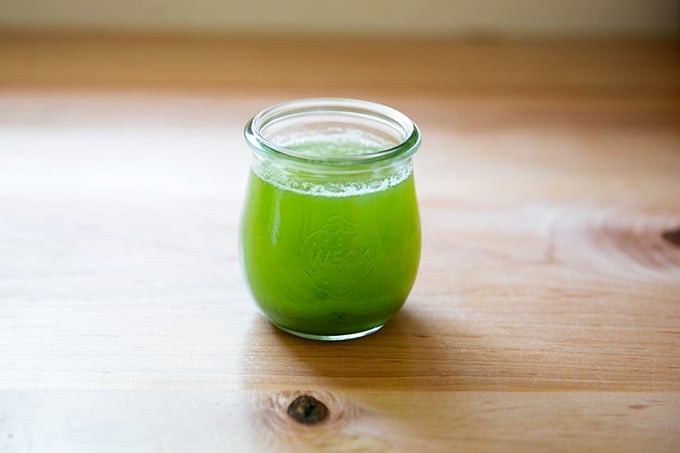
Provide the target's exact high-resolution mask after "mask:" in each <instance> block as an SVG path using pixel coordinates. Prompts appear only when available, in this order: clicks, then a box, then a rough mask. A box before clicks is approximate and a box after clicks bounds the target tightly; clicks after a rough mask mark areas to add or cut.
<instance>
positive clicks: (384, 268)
mask: <svg viewBox="0 0 680 453" xmlns="http://www.w3.org/2000/svg"><path fill="white" fill-rule="evenodd" d="M245 138H246V141H247V143H248V145H249V146H250V148H251V149H252V150H253V160H252V164H251V172H250V177H249V181H248V187H247V193H246V201H245V205H244V209H243V213H242V218H241V228H240V251H241V267H242V269H243V273H244V276H245V279H246V282H247V284H248V287H249V289H250V292H251V294H252V296H253V298H254V299H255V301H256V302H257V304H258V306H259V308H260V310H261V311H262V312H263V313H264V315H265V316H266V317H267V318H268V319H269V320H270V321H271V322H272V323H273V324H274V325H276V326H277V327H279V328H280V329H282V330H284V331H286V332H288V333H291V334H293V335H297V336H300V337H304V338H309V339H316V340H347V339H352V338H358V337H362V336H365V335H368V334H371V333H373V332H376V331H377V330H378V329H380V328H381V327H382V326H383V325H384V324H385V322H387V320H388V319H390V317H392V316H393V315H394V314H395V313H396V312H397V311H398V310H399V309H400V308H401V306H402V305H403V304H404V302H405V301H406V298H407V297H408V294H409V292H410V291H411V288H412V287H413V283H414V281H415V277H416V273H417V270H418V263H419V261H420V242H421V237H420V218H419V214H418V205H417V200H416V193H415V185H414V180H413V167H412V162H411V158H412V156H413V154H414V153H415V152H416V151H417V149H418V147H419V146H420V131H419V130H418V127H417V126H416V125H415V124H414V123H413V121H411V120H410V119H409V118H408V117H406V116H405V115H404V114H402V113H400V112H398V111H397V110H394V109H392V108H389V107H386V106H384V105H381V104H376V103H372V102H368V101H362V100H355V99H302V100H295V101H291V102H286V103H283V104H278V105H275V106H273V107H270V108H268V109H265V110H263V111H262V112H260V113H259V114H258V115H256V116H255V117H254V118H253V119H252V120H250V121H249V122H248V123H247V125H246V127H245Z"/></svg>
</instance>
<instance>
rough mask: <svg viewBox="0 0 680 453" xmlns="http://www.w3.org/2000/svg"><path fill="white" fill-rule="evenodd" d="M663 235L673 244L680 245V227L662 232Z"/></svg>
mask: <svg viewBox="0 0 680 453" xmlns="http://www.w3.org/2000/svg"><path fill="white" fill-rule="evenodd" d="M661 237H662V238H664V239H665V240H666V241H668V242H670V243H671V244H673V245H677V246H678V247H680V228H677V229H675V230H668V231H664V232H663V233H661Z"/></svg>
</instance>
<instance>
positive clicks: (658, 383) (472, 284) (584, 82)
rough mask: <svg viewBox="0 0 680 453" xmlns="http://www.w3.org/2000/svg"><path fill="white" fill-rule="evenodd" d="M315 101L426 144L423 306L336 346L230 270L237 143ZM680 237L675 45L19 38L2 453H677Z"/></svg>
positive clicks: (4, 123) (12, 109) (5, 115)
mask: <svg viewBox="0 0 680 453" xmlns="http://www.w3.org/2000/svg"><path fill="white" fill-rule="evenodd" d="M319 95H323V96H352V97H361V98H369V99H372V100H376V101H379V102H384V103H387V104H389V105H392V106H394V107H396V108H398V109H400V110H402V111H404V112H406V113H407V114H408V115H410V116H411V117H412V118H414V119H415V120H416V121H417V122H418V123H419V125H420V126H421V128H422V130H423V134H424V137H425V139H424V144H423V146H422V148H421V150H420V152H419V153H418V155H417V156H416V160H415V165H416V177H417V184H418V191H419V199H420V205H421V209H422V225H423V232H424V242H423V254H422V263H421V268H420V272H419V275H418V280H417V283H416V286H415V288H414V290H413V292H412V294H411V296H410V299H409V301H408V302H407V304H406V305H405V307H404V309H403V310H402V311H401V312H400V313H399V314H398V315H397V316H396V317H395V318H394V319H393V320H392V321H391V322H390V323H388V325H387V326H386V327H385V328H384V329H383V330H382V331H381V332H379V333H378V334H376V335H373V336H371V337H367V338H365V339H362V340H357V341H351V342H342V343H335V344H321V343H316V342H310V341H303V340H300V339H297V338H294V337H291V336H288V335H286V334H283V333H281V332H279V331H277V330H275V329H274V328H273V327H271V326H270V325H269V324H268V323H267V322H266V321H265V320H264V319H263V318H262V317H261V316H260V315H258V313H257V312H256V309H255V306H254V304H253V303H252V302H251V300H250V298H249V296H248V294H247V292H246V289H245V287H244V284H243V281H242V279H241V276H240V272H239V265H238V258H237V244H236V231H237V225H238V218H239V211H240V206H241V201H242V198H243V192H244V181H245V176H246V173H247V171H248V162H249V152H248V150H247V149H246V147H245V145H244V143H243V140H242V136H241V130H242V127H243V125H244V123H245V122H246V120H247V119H248V118H249V117H250V116H251V115H253V114H254V113H256V112H257V111H259V110H260V109H262V108H264V107H265V106H267V105H269V104H272V103H274V102H277V101H281V100H284V99H289V98H295V97H303V96H319ZM679 236H680V53H679V51H678V45H677V43H670V42H666V43H664V42H636V41H617V42H604V41H598V42H568V41H552V42H503V41H493V40H486V41H484V40H482V41H474V40H468V41H465V40H458V41H448V40H421V41H419V40H393V41H389V40H368V41H361V40H342V39H324V40H315V39H309V38H281V37H278V38H274V37H272V38H235V37H202V36H185V37H175V36H156V35H136V36H131V35H115V34H89V35H86V34H68V33H61V34H57V33H35V34H29V33H19V32H4V33H2V34H0V450H1V451H10V452H24V451H35V452H53V451H54V452H108V451H125V452H135V451H140V452H148V451H178V452H190V451H191V452H210V451H239V450H245V451H254V450H255V451H257V450H259V451H272V450H277V451H286V450H294V451H301V450H316V449H326V450H329V451H415V450H417V451H447V450H449V451H450V450H453V449H454V448H459V449H461V450H468V449H476V450H502V451H505V450H508V449H509V450H522V451H523V450H527V449H529V450H544V449H551V450H576V451H580V450H609V451H613V450H638V451H643V450H644V451H651V450H654V451H678V450H680V237H679ZM301 394H309V395H312V396H315V397H316V398H318V399H319V400H321V401H322V402H324V403H325V404H326V405H327V406H328V408H329V411H330V415H329V417H328V418H327V419H326V420H325V421H324V422H322V423H319V424H317V425H312V426H304V425H301V424H299V423H297V422H296V421H295V420H293V419H292V418H290V417H289V416H288V415H286V408H287V406H288V404H289V403H290V402H291V400H292V399H293V398H294V397H296V396H298V395H301Z"/></svg>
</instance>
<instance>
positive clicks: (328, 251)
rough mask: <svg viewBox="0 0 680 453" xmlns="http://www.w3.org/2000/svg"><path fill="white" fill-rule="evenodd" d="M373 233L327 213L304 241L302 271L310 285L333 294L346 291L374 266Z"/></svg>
mask: <svg viewBox="0 0 680 453" xmlns="http://www.w3.org/2000/svg"><path fill="white" fill-rule="evenodd" d="M376 246H377V240H376V238H375V235H373V234H370V233H367V232H362V231H361V229H360V227H359V226H358V225H356V224H354V223H352V222H349V221H347V220H345V219H343V218H341V217H337V216H336V217H331V218H330V219H329V220H328V222H327V223H326V224H325V225H324V226H323V227H322V228H320V229H319V230H317V231H315V232H313V233H312V234H310V235H309V236H307V238H306V239H305V241H304V244H303V247H304V253H305V255H306V258H307V260H306V266H305V273H306V274H307V276H308V277H309V278H310V279H311V281H312V283H313V284H314V286H316V287H317V288H318V289H320V290H322V291H325V292H327V293H328V294H330V295H331V296H334V297H343V296H347V295H349V294H350V293H351V292H352V291H353V290H354V288H355V286H356V284H357V283H358V282H361V281H362V280H363V279H365V278H366V277H368V276H369V275H371V274H372V273H373V271H374V270H375V265H374V257H375V250H376Z"/></svg>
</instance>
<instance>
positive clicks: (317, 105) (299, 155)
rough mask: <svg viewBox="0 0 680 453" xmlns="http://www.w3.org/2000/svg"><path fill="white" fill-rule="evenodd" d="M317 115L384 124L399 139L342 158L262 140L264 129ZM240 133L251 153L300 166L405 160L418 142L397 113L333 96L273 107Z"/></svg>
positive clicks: (415, 130) (409, 124)
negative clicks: (293, 119) (398, 131)
mask: <svg viewBox="0 0 680 453" xmlns="http://www.w3.org/2000/svg"><path fill="white" fill-rule="evenodd" d="M318 114H344V115H350V116H357V117H364V118H367V119H371V120H373V121H376V122H380V123H383V124H385V123H387V124H389V125H390V126H392V127H394V128H395V129H399V130H400V132H401V135H402V138H401V140H400V141H399V142H398V143H397V144H395V145H392V146H387V147H385V148H382V149H379V150H377V151H371V152H367V153H362V154H351V155H343V156H320V155H310V154H308V153H304V152H300V151H297V150H294V149H291V148H287V147H285V146H281V145H278V144H276V143H273V142H272V141H271V140H268V139H267V138H265V137H264V135H263V133H262V131H263V129H264V128H265V127H266V126H268V125H270V124H273V123H274V122H276V121H281V120H283V119H290V118H294V117H302V116H313V115H318ZM243 133H244V136H245V139H246V142H247V143H248V145H249V146H250V147H251V148H252V149H253V151H255V152H256V153H257V154H260V155H264V156H265V157H267V156H271V157H282V158H286V159H290V160H293V161H298V162H302V163H319V164H329V165H352V164H368V163H373V162H378V161H385V160H392V159H396V158H402V159H406V158H408V157H410V156H411V155H413V154H414V153H415V152H416V151H417V150H418V148H419V146H420V142H421V135H420V129H419V128H418V126H417V125H416V124H415V123H414V122H413V121H412V120H411V119H410V118H409V117H408V116H406V115H405V114H403V113H401V112H400V111H399V110H396V109H394V108H392V107H388V106H386V105H384V104H380V103H377V102H372V101H366V100H362V99H352V98H334V97H322V98H304V99H295V100H291V101H286V102H281V103H278V104H275V105H272V106H270V107H268V108H266V109H264V110H262V111H260V112H259V113H258V114H257V115H255V116H254V117H253V118H251V119H250V120H249V121H248V122H247V123H246V126H245V128H244V132H243Z"/></svg>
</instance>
